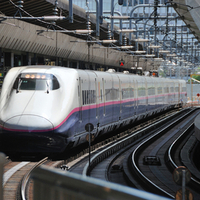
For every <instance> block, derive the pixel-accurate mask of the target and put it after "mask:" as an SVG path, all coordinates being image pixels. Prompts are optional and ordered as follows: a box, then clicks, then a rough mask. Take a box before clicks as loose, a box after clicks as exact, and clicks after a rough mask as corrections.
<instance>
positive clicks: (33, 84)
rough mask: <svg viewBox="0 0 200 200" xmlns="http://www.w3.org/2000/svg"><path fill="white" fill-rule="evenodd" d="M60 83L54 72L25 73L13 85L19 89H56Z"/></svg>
mask: <svg viewBox="0 0 200 200" xmlns="http://www.w3.org/2000/svg"><path fill="white" fill-rule="evenodd" d="M59 88H60V85H59V82H58V80H57V78H56V77H55V76H54V75H53V74H44V73H23V74H20V75H19V76H18V77H17V78H16V80H15V83H14V85H13V89H16V90H17V91H19V90H47V93H48V92H49V90H56V89H59Z"/></svg>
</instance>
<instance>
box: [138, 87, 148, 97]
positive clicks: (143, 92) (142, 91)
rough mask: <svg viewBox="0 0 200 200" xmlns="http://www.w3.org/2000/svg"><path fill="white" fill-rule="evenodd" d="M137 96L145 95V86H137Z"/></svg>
mask: <svg viewBox="0 0 200 200" xmlns="http://www.w3.org/2000/svg"><path fill="white" fill-rule="evenodd" d="M138 96H139V97H144V96H146V91H145V88H143V87H141V88H138Z"/></svg>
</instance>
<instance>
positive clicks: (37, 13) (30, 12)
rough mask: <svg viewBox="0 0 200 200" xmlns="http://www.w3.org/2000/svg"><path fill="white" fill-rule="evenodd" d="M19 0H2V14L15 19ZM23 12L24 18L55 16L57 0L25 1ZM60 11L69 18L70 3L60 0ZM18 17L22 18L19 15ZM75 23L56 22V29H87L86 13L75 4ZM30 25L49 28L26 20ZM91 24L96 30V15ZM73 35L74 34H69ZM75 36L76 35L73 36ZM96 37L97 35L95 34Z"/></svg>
mask: <svg viewBox="0 0 200 200" xmlns="http://www.w3.org/2000/svg"><path fill="white" fill-rule="evenodd" d="M18 2H19V1H18V0H0V11H1V14H3V15H5V16H11V17H13V16H14V15H15V14H16V12H17V10H18V8H17V7H15V6H14V4H15V5H18ZM22 5H23V8H22V9H23V10H25V11H26V12H22V11H21V13H22V17H30V16H33V17H43V16H53V15H54V14H53V9H54V8H55V0H37V1H35V0H28V1H23V4H22ZM58 9H59V13H58V14H59V15H60V13H62V16H65V17H68V16H69V1H67V0H58ZM16 16H18V17H19V16H20V15H19V13H17V15H16ZM73 18H74V21H73V23H69V20H62V21H57V22H56V25H57V26H56V27H55V28H56V29H59V27H60V28H61V29H66V30H76V29H86V11H85V10H84V9H82V8H80V7H78V6H76V5H74V4H73ZM25 21H27V22H29V23H32V24H36V25H39V26H43V27H47V26H48V24H49V22H46V23H45V22H44V21H43V22H42V21H41V20H25ZM90 22H91V29H92V30H95V29H96V17H95V15H92V14H90ZM67 34H69V35H72V33H67ZM73 35H74V34H73ZM93 36H95V34H93ZM76 37H80V38H81V39H87V38H85V37H86V36H83V35H76ZM114 38H115V39H116V40H118V39H119V35H118V34H115V35H114ZM98 39H100V40H105V39H107V23H106V22H105V21H104V23H103V24H102V25H101V26H100V38H98Z"/></svg>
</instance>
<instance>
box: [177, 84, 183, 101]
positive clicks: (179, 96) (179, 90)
mask: <svg viewBox="0 0 200 200" xmlns="http://www.w3.org/2000/svg"><path fill="white" fill-rule="evenodd" d="M181 88H182V87H181V83H178V103H179V104H180V103H181Z"/></svg>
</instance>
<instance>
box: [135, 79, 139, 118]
mask: <svg viewBox="0 0 200 200" xmlns="http://www.w3.org/2000/svg"><path fill="white" fill-rule="evenodd" d="M138 106H139V100H138V80H136V81H135V114H136V115H137V114H138Z"/></svg>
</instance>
